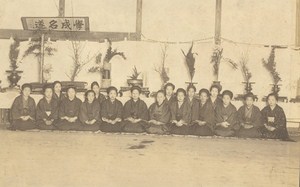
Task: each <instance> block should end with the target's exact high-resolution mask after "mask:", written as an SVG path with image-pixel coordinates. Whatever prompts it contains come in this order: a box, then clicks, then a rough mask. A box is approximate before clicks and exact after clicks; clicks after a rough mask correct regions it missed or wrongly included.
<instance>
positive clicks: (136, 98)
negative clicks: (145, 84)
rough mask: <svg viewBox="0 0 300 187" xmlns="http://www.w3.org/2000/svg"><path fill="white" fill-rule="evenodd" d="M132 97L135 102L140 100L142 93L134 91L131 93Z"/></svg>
mask: <svg viewBox="0 0 300 187" xmlns="http://www.w3.org/2000/svg"><path fill="white" fill-rule="evenodd" d="M131 97H132V99H133V100H138V99H139V97H140V92H139V91H138V90H133V91H132V92H131Z"/></svg>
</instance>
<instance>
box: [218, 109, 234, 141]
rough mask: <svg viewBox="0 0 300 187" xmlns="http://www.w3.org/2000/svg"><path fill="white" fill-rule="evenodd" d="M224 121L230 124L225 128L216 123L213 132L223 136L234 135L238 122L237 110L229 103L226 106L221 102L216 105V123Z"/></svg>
mask: <svg viewBox="0 0 300 187" xmlns="http://www.w3.org/2000/svg"><path fill="white" fill-rule="evenodd" d="M225 121H226V122H228V123H229V124H230V125H229V126H228V127H227V128H225V127H223V126H217V125H216V126H215V134H216V135H218V136H224V137H227V136H234V135H235V133H236V131H237V130H239V124H238V119H237V110H236V108H235V106H234V105H233V104H231V103H230V104H229V105H228V106H227V107H226V108H225V107H224V105H223V104H222V105H218V106H217V107H216V124H217V123H222V122H225Z"/></svg>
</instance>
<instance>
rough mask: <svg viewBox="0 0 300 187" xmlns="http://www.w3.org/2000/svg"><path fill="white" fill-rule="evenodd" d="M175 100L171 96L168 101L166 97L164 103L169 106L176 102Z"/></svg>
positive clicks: (173, 96) (174, 97)
mask: <svg viewBox="0 0 300 187" xmlns="http://www.w3.org/2000/svg"><path fill="white" fill-rule="evenodd" d="M176 101H177V98H176V96H175V95H174V94H173V95H172V96H171V97H170V98H169V99H168V98H167V97H166V103H167V104H168V105H169V106H170V105H171V103H173V102H176Z"/></svg>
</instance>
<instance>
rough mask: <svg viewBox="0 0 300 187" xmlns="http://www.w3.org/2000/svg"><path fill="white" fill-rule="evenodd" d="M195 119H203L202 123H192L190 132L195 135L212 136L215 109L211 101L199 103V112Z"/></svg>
mask: <svg viewBox="0 0 300 187" xmlns="http://www.w3.org/2000/svg"><path fill="white" fill-rule="evenodd" d="M196 120H200V121H205V122H206V123H205V124H204V125H201V126H200V125H199V124H197V123H196V124H193V125H192V127H191V134H192V135H197V136H212V135H214V133H213V128H214V125H215V110H214V107H213V105H212V102H208V101H206V103H205V104H204V105H202V104H201V103H199V112H198V116H197V119H196Z"/></svg>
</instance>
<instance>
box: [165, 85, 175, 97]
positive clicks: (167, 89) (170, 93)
mask: <svg viewBox="0 0 300 187" xmlns="http://www.w3.org/2000/svg"><path fill="white" fill-rule="evenodd" d="M173 92H174V90H173V87H172V86H168V87H167V88H166V95H167V96H171V95H172V94H173Z"/></svg>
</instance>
